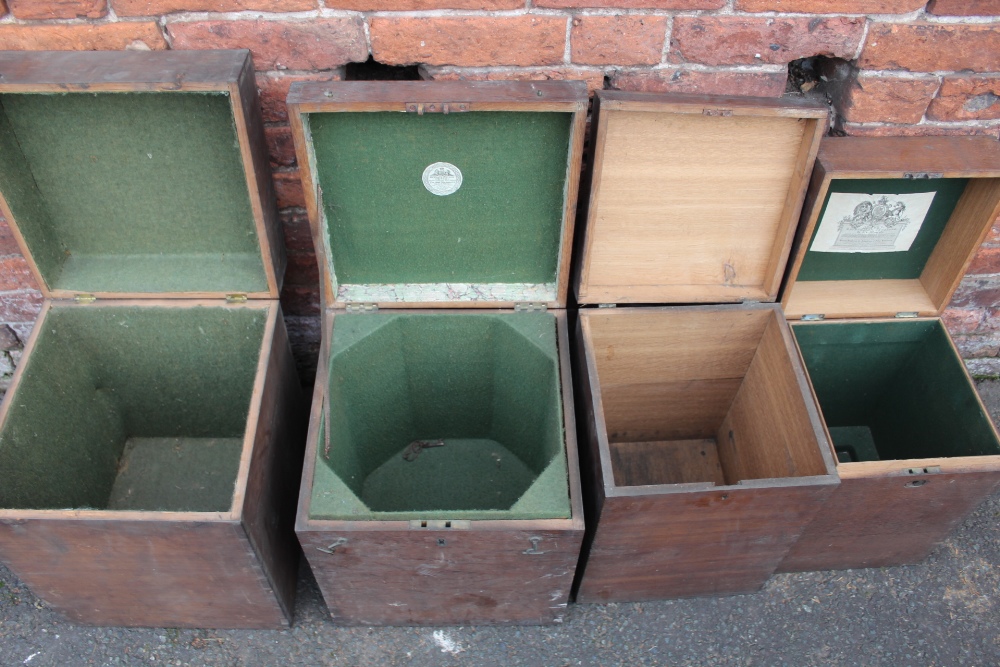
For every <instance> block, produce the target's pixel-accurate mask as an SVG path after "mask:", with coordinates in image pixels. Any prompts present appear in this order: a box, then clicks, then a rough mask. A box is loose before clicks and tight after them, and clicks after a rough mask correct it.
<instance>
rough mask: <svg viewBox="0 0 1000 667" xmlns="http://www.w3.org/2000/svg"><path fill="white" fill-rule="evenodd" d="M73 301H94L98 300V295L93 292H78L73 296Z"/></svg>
mask: <svg viewBox="0 0 1000 667" xmlns="http://www.w3.org/2000/svg"><path fill="white" fill-rule="evenodd" d="M73 301H76V302H77V303H94V302H95V301H97V297H96V296H94V295H93V294H77V295H76V296H75V297H73Z"/></svg>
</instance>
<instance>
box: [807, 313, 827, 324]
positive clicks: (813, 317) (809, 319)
mask: <svg viewBox="0 0 1000 667" xmlns="http://www.w3.org/2000/svg"><path fill="white" fill-rule="evenodd" d="M825 319H826V315H824V314H822V313H810V314H809V315H803V316H802V321H803V322H816V321H818V320H825Z"/></svg>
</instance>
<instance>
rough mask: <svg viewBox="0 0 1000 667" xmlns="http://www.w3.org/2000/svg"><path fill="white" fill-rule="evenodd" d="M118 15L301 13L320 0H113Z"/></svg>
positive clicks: (314, 7) (317, 5)
mask: <svg viewBox="0 0 1000 667" xmlns="http://www.w3.org/2000/svg"><path fill="white" fill-rule="evenodd" d="M111 6H112V7H113V8H114V10H115V14H117V15H118V16H161V15H163V14H172V13H174V12H242V11H258V12H300V11H308V10H310V9H318V8H319V3H318V2H317V0H111Z"/></svg>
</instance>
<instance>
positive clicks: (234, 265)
mask: <svg viewBox="0 0 1000 667" xmlns="http://www.w3.org/2000/svg"><path fill="white" fill-rule="evenodd" d="M0 187H2V189H3V194H4V196H5V198H6V199H7V202H8V204H9V206H10V208H11V210H12V212H13V214H14V218H15V220H16V221H17V224H18V228H19V229H20V230H21V233H22V234H23V236H24V238H25V240H26V242H27V244H28V246H29V248H30V250H31V254H32V256H33V257H34V259H35V262H36V263H37V265H38V267H39V271H40V272H41V274H42V276H43V278H44V280H45V282H46V284H47V285H48V286H49V288H51V289H63V290H73V291H80V292H123V293H128V292H150V293H155V292H263V291H267V288H268V287H267V278H266V275H265V272H264V264H263V259H262V256H261V250H260V241H259V239H258V236H257V230H256V226H255V222H254V217H253V211H252V208H251V204H250V195H249V190H248V188H247V182H246V175H245V172H244V169H243V161H242V155H241V152H240V148H239V141H238V138H237V132H236V126H235V122H234V119H233V112H232V109H231V105H230V99H229V96H228V95H227V94H225V93H222V92H218V93H66V94H20V93H17V94H15V93H5V94H3V95H0Z"/></svg>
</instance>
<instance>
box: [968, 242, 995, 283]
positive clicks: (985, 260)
mask: <svg viewBox="0 0 1000 667" xmlns="http://www.w3.org/2000/svg"><path fill="white" fill-rule="evenodd" d="M988 273H1000V248H996V247H992V246H983V247H981V248H980V249H979V250H978V251H976V256H975V257H973V258H972V264H970V265H969V270H968V271H966V275H970V276H978V275H983V274H988Z"/></svg>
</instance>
